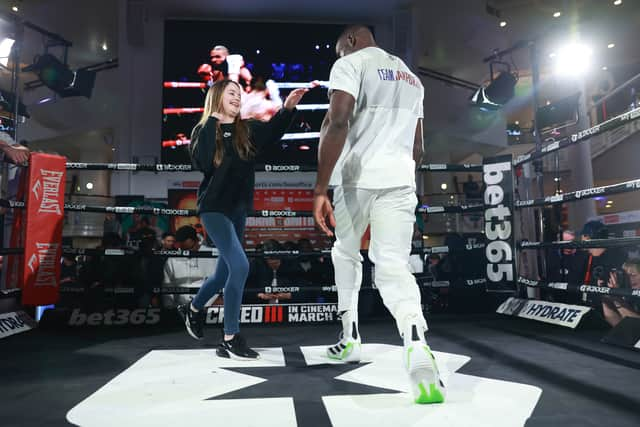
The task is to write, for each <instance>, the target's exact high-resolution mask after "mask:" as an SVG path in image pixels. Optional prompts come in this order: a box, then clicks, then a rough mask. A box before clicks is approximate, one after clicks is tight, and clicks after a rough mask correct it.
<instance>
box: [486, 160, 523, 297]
mask: <svg viewBox="0 0 640 427" xmlns="http://www.w3.org/2000/svg"><path fill="white" fill-rule="evenodd" d="M482 172H483V173H482V179H483V181H484V184H485V190H484V220H485V222H484V227H485V228H484V232H485V236H486V239H487V246H486V248H485V256H486V261H487V271H486V273H487V285H486V286H487V291H512V290H514V289H515V281H514V279H515V277H517V276H516V271H515V269H516V259H515V258H516V251H515V239H514V236H513V234H514V231H515V229H514V226H513V191H514V190H513V173H512V168H511V155H510V154H509V155H505V156H498V157H489V158H485V159H484V162H483V165H482Z"/></svg>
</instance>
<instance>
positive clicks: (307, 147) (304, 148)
mask: <svg viewBox="0 0 640 427" xmlns="http://www.w3.org/2000/svg"><path fill="white" fill-rule="evenodd" d="M298 150H300V151H309V150H311V147H309V146H308V145H306V144H303V145H300V146H298Z"/></svg>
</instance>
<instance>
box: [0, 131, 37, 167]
mask: <svg viewBox="0 0 640 427" xmlns="http://www.w3.org/2000/svg"><path fill="white" fill-rule="evenodd" d="M0 153H2V154H3V155H4V158H5V159H7V160H9V161H10V162H11V163H15V164H16V165H20V164H23V163H27V162H28V161H29V156H30V154H31V153H30V152H29V149H28V148H27V147H25V146H23V145H21V144H18V143H17V142H16V141H15V140H14V139H13V138H12V137H11V135H9V134H8V133H6V132H0Z"/></svg>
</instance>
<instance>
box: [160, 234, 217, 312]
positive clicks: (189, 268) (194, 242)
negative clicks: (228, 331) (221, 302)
mask: <svg viewBox="0 0 640 427" xmlns="http://www.w3.org/2000/svg"><path fill="white" fill-rule="evenodd" d="M175 240H176V243H177V246H178V247H179V248H180V249H182V250H185V251H194V252H197V251H209V252H212V251H213V248H211V247H209V246H206V245H201V244H200V241H199V240H198V235H197V233H196V230H195V228H193V227H192V226H190V225H184V226H182V227H180V228H179V229H178V230H176V235H175ZM217 261H218V259H217V258H184V257H169V258H167V261H166V262H165V264H164V274H163V276H164V277H163V279H162V287H163V288H173V287H182V288H194V289H199V288H200V286H202V282H203V281H204V280H205V279H206V278H207V276H209V275H211V274H212V272H214V271H215V269H216V265H217ZM219 296H220V295H219V294H214V295H213V296H212V297H211V298H209V300H208V301H207V302H206V303H205V307H208V306H210V305H213V304H214V303H215V302H216V300H217V299H218V297H219ZM190 301H191V295H189V294H163V295H162V305H163V306H164V307H165V308H175V307H177V306H178V305H180V304H189V302H190Z"/></svg>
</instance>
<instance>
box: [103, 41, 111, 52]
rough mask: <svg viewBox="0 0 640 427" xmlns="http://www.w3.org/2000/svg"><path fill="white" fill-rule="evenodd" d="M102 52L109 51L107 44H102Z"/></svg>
mask: <svg viewBox="0 0 640 427" xmlns="http://www.w3.org/2000/svg"><path fill="white" fill-rule="evenodd" d="M102 50H104V51H107V50H109V46H107V42H104V43H102Z"/></svg>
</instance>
